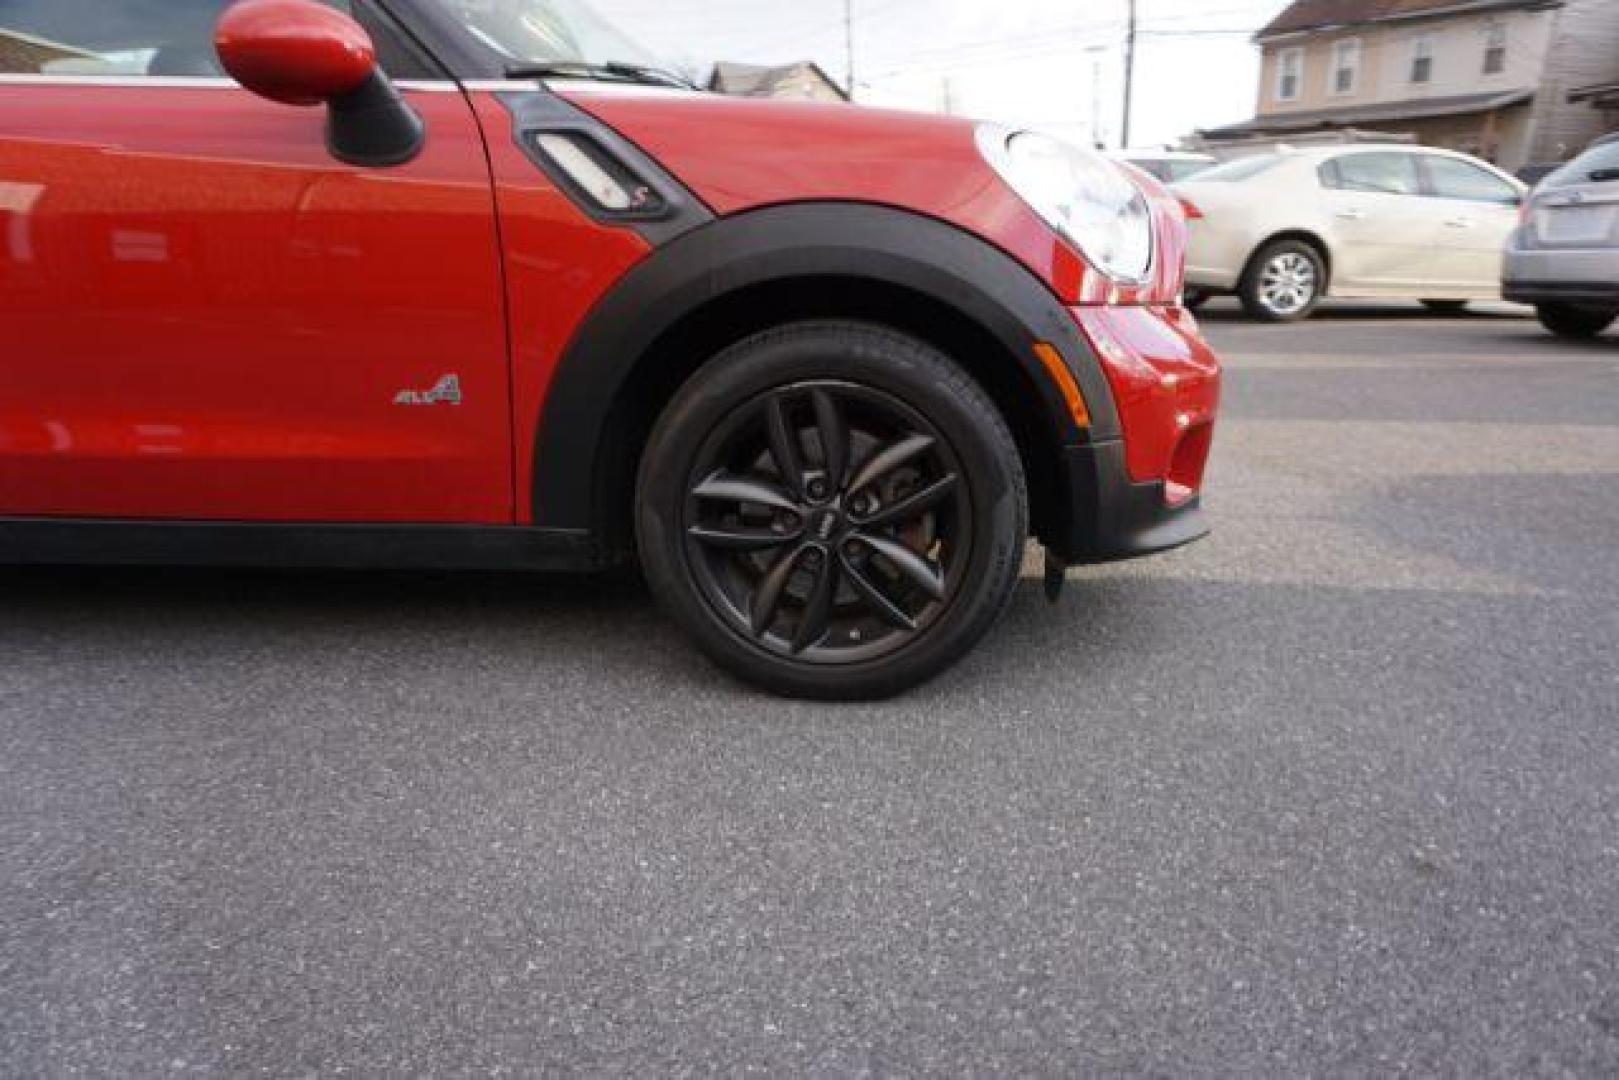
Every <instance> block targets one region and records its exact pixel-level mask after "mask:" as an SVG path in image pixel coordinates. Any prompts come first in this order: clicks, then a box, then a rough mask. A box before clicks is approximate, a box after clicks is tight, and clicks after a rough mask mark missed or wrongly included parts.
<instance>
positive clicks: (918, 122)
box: [559, 84, 1184, 303]
mask: <svg viewBox="0 0 1619 1080" xmlns="http://www.w3.org/2000/svg"><path fill="white" fill-rule="evenodd" d="M559 92H560V93H561V95H562V96H563V97H564V98H566V99H567V100H568V101H569V102H571V103H572V104H574V105H575V106H577V107H579V108H581V109H583V110H585V111H586V112H588V113H590V114H591V115H593V116H595V117H596V118H597V119H599V120H601V121H603V122H604V123H606V124H608V125H610V126H611V127H612V128H613V129H614V130H616V131H618V132H619V133H620V134H622V135H623V136H624V137H625V138H627V139H629V140H631V141H632V142H634V143H636V144H637V145H638V146H640V147H641V149H642V150H644V151H646V152H647V153H648V154H650V155H652V156H653V157H654V158H656V159H657V160H658V162H659V163H660V164H662V165H663V166H664V168H666V169H668V170H669V171H670V172H671V173H673V174H674V175H675V176H676V177H677V178H678V179H679V180H680V181H681V182H682V183H683V184H685V185H686V186H687V187H688V188H690V189H691V191H692V192H693V193H694V194H695V195H696V196H697V197H698V198H700V199H702V200H703V202H704V203H706V204H707V205H708V206H709V208H710V209H712V210H713V211H714V212H715V213H716V214H720V215H722V216H724V215H732V214H739V213H744V212H747V211H749V210H753V209H758V208H761V207H765V206H772V205H779V204H782V203H791V202H810V201H833V202H865V203H872V204H877V205H884V206H892V207H895V208H898V209H903V210H908V211H911V212H914V213H918V214H925V215H927V216H929V217H933V218H938V219H940V220H943V221H946V222H949V223H951V224H953V225H956V226H958V227H960V228H962V229H964V230H966V231H968V232H971V233H973V234H975V235H977V236H978V237H980V238H981V239H984V240H987V241H989V242H990V243H992V244H995V245H997V246H999V247H1000V248H1002V249H1003V250H1005V251H1006V252H1007V253H1008V254H1010V255H1012V256H1013V257H1015V258H1017V259H1018V260H1019V261H1021V262H1022V263H1023V264H1024V265H1026V266H1027V267H1028V268H1029V269H1030V270H1032V271H1034V272H1035V273H1036V274H1037V275H1038V276H1040V277H1041V279H1042V280H1044V281H1045V282H1046V283H1047V284H1048V285H1049V286H1051V288H1052V289H1054V290H1055V291H1056V292H1057V293H1058V294H1059V295H1060V296H1061V297H1062V298H1063V299H1064V300H1066V301H1068V302H1070V303H1093V302H1094V303H1103V302H1105V303H1135V302H1140V303H1170V302H1172V301H1173V300H1174V299H1175V298H1176V297H1177V296H1178V295H1179V293H1180V286H1181V256H1182V252H1183V251H1184V243H1183V236H1182V234H1183V233H1184V225H1183V224H1182V223H1181V221H1180V214H1179V208H1178V206H1177V205H1176V204H1175V203H1174V200H1173V199H1172V198H1170V197H1169V195H1168V194H1167V192H1166V191H1165V190H1164V188H1163V187H1162V186H1161V185H1160V184H1158V182H1157V181H1156V180H1152V179H1151V178H1150V177H1146V176H1145V174H1135V173H1133V175H1135V177H1136V179H1137V182H1138V183H1140V184H1141V186H1142V187H1143V188H1144V189H1145V190H1146V191H1147V193H1148V196H1149V199H1150V200H1152V201H1153V203H1154V206H1155V209H1156V213H1157V214H1158V215H1159V217H1160V219H1161V220H1160V222H1159V242H1160V253H1159V255H1160V257H1159V259H1158V267H1157V272H1156V274H1155V276H1154V279H1153V280H1152V281H1150V282H1148V283H1146V284H1145V285H1144V286H1142V287H1139V288H1131V287H1123V286H1119V285H1117V284H1116V283H1114V282H1113V281H1112V280H1111V279H1109V278H1108V277H1107V276H1106V275H1105V274H1102V273H1101V272H1100V271H1097V270H1096V269H1095V268H1094V267H1092V266H1091V265H1090V264H1089V263H1088V262H1086V261H1085V260H1084V258H1083V257H1082V256H1081V255H1080V254H1078V253H1077V252H1076V251H1075V250H1074V249H1073V248H1072V247H1071V246H1070V245H1069V244H1068V243H1067V242H1066V241H1064V240H1062V239H1061V238H1060V237H1058V235H1057V234H1056V232H1055V231H1054V230H1053V229H1052V228H1051V227H1050V226H1049V225H1047V224H1046V223H1045V222H1044V221H1043V220H1042V219H1041V218H1040V217H1039V215H1038V214H1036V213H1035V212H1034V211H1033V210H1032V209H1030V208H1029V207H1028V205H1027V204H1026V203H1024V202H1023V200H1022V199H1021V198H1019V197H1018V196H1017V195H1016V194H1015V193H1014V192H1013V191H1012V189H1011V188H1010V187H1008V186H1007V184H1006V183H1005V182H1004V181H1003V180H1002V179H1001V177H1000V175H999V174H998V173H996V172H995V170H994V169H993V168H992V167H991V166H990V165H989V163H988V162H986V161H985V160H984V157H983V154H982V153H981V152H980V150H979V148H978V141H977V136H978V130H979V127H980V126H981V125H980V124H979V123H977V122H975V121H970V120H964V119H961V118H959V117H950V116H936V115H929V114H925V113H912V112H904V111H899V110H892V109H873V108H867V107H864V106H854V105H849V104H843V103H820V102H797V101H780V100H772V99H757V98H734V97H724V96H720V95H716V94H696V93H685V92H681V91H673V90H661V89H656V88H642V87H617V86H611V85H608V84H571V85H568V86H566V87H564V88H560V89H559Z"/></svg>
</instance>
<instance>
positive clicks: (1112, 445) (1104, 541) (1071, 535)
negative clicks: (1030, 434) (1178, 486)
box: [1046, 442, 1210, 566]
mask: <svg viewBox="0 0 1619 1080" xmlns="http://www.w3.org/2000/svg"><path fill="white" fill-rule="evenodd" d="M1062 474H1063V482H1064V485H1065V493H1066V495H1067V496H1068V508H1069V513H1070V519H1069V521H1068V523H1067V528H1066V529H1065V530H1064V532H1063V537H1062V541H1061V542H1059V543H1048V544H1047V545H1046V546H1047V547H1048V548H1049V549H1050V550H1051V551H1052V553H1053V554H1055V555H1057V556H1058V557H1059V558H1060V559H1061V560H1062V561H1063V562H1065V563H1068V564H1070V565H1075V566H1078V565H1082V564H1084V563H1102V562H1114V561H1117V560H1120V559H1135V558H1140V557H1141V556H1144V555H1156V554H1158V553H1159V552H1163V551H1169V550H1172V549H1174V548H1178V547H1184V546H1185V545H1187V544H1190V543H1192V542H1193V541H1195V540H1201V539H1202V538H1203V537H1205V536H1207V535H1208V534H1209V532H1210V525H1209V521H1208V516H1207V515H1206V514H1205V513H1204V512H1203V498H1202V496H1201V495H1194V496H1192V497H1191V498H1190V499H1188V500H1186V501H1184V502H1181V503H1178V504H1177V503H1173V502H1172V501H1171V499H1170V496H1169V492H1168V485H1167V484H1165V483H1164V482H1161V481H1160V482H1155V483H1146V484H1137V483H1133V482H1132V481H1131V480H1130V475H1129V470H1128V469H1127V468H1126V467H1125V463H1124V443H1122V442H1109V443H1098V444H1094V445H1091V446H1075V447H1070V448H1069V449H1068V450H1067V451H1066V453H1065V456H1064V460H1063V463H1062Z"/></svg>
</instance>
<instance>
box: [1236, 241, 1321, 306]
mask: <svg viewBox="0 0 1619 1080" xmlns="http://www.w3.org/2000/svg"><path fill="white" fill-rule="evenodd" d="M1283 255H1302V256H1304V257H1305V258H1307V259H1309V260H1310V264H1311V265H1312V266H1314V267H1315V294H1314V295H1313V296H1311V297H1310V301H1309V303H1307V304H1305V305H1304V306H1303V307H1302V308H1300V309H1299V310H1298V311H1294V312H1287V313H1283V312H1279V311H1276V310H1275V309H1273V308H1272V307H1271V306H1270V305H1269V304H1267V303H1266V302H1265V299H1264V280H1265V270H1266V268H1267V267H1269V266H1270V265H1271V264H1272V263H1274V262H1275V261H1276V260H1277V259H1279V258H1281V257H1282V256H1283ZM1240 292H1241V294H1242V304H1243V307H1244V308H1245V309H1246V310H1247V312H1248V314H1249V315H1251V316H1252V317H1254V318H1256V319H1259V320H1261V321H1263V322H1273V323H1290V322H1300V321H1302V320H1304V319H1308V318H1309V317H1310V316H1311V315H1313V314H1314V313H1315V309H1316V308H1317V307H1319V306H1320V305H1321V301H1322V299H1323V298H1325V296H1326V295H1327V266H1326V261H1325V260H1324V259H1322V257H1321V253H1320V252H1318V251H1316V250H1315V248H1313V247H1311V246H1310V245H1309V244H1306V243H1304V242H1303V241H1301V240H1283V241H1281V242H1279V243H1275V244H1270V245H1267V246H1266V247H1265V248H1264V249H1263V250H1261V251H1260V252H1259V254H1257V255H1255V256H1254V259H1253V262H1252V263H1250V264H1249V266H1248V270H1247V272H1246V273H1244V274H1243V279H1242V285H1241V289H1240Z"/></svg>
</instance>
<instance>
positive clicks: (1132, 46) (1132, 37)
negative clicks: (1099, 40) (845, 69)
mask: <svg viewBox="0 0 1619 1080" xmlns="http://www.w3.org/2000/svg"><path fill="white" fill-rule="evenodd" d="M850 2H851V3H853V0H850ZM1128 3H1129V5H1130V25H1129V29H1127V30H1126V31H1125V34H1124V131H1123V133H1122V134H1121V135H1120V136H1119V148H1120V149H1122V150H1128V149H1129V148H1130V120H1131V113H1132V112H1134V105H1135V97H1136V0H1128Z"/></svg>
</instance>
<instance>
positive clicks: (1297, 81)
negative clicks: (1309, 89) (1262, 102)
mask: <svg viewBox="0 0 1619 1080" xmlns="http://www.w3.org/2000/svg"><path fill="white" fill-rule="evenodd" d="M1303 88H1304V50H1303V49H1283V50H1282V52H1281V54H1280V55H1279V56H1278V57H1277V60H1276V100H1277V101H1297V100H1298V99H1299V91H1300V90H1302V89H1303Z"/></svg>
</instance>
